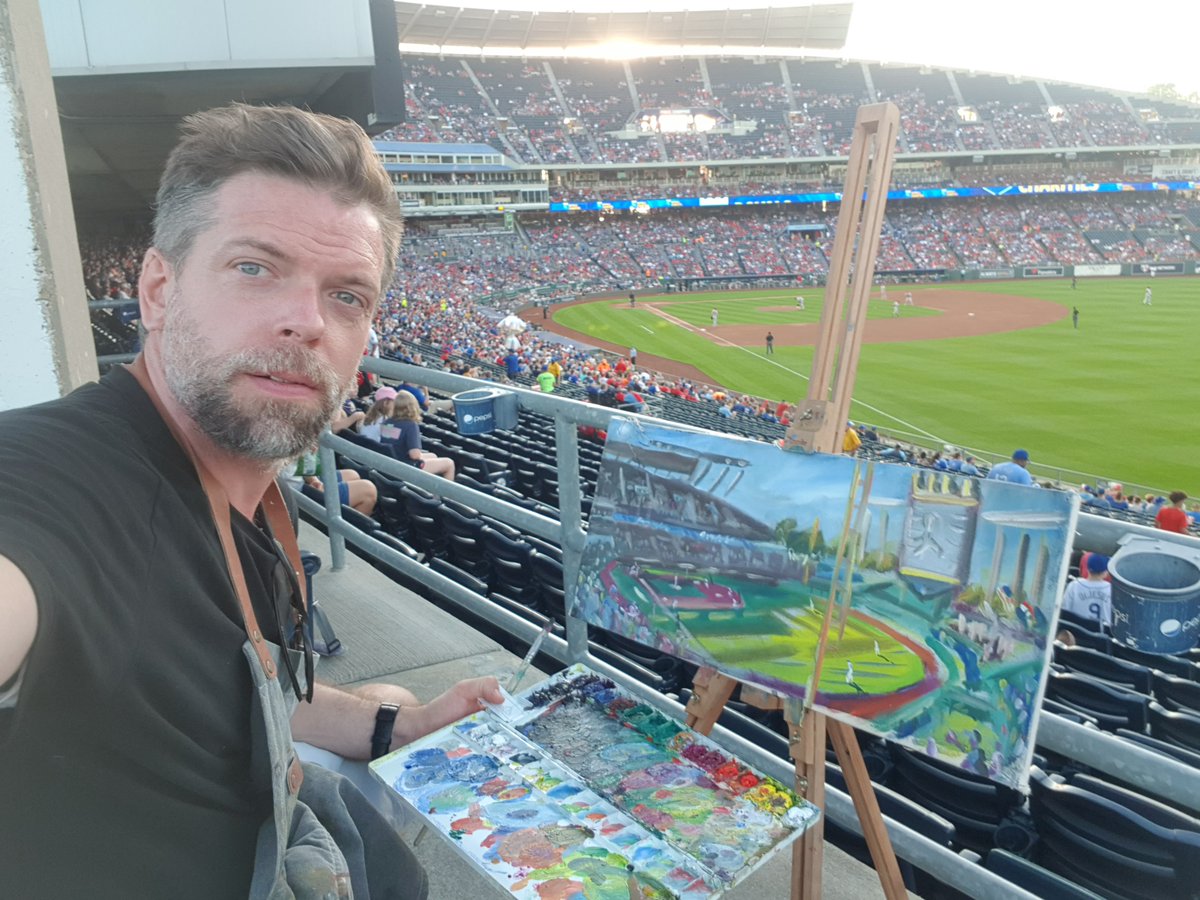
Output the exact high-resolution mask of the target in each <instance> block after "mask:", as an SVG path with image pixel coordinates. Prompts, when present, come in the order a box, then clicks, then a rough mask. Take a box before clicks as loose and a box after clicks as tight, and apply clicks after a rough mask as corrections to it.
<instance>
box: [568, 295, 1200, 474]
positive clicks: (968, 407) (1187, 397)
mask: <svg viewBox="0 0 1200 900" xmlns="http://www.w3.org/2000/svg"><path fill="white" fill-rule="evenodd" d="M1147 286H1149V287H1152V288H1153V290H1154V305H1153V306H1151V307H1146V306H1144V305H1143V304H1142V302H1141V300H1142V294H1143V291H1144V290H1145V288H1146V287H1147ZM938 290H949V291H962V290H971V291H980V292H991V293H997V294H1019V295H1021V296H1027V297H1036V298H1040V299H1045V300H1050V301H1053V302H1056V303H1059V304H1062V305H1064V306H1065V307H1066V308H1067V309H1068V310H1069V309H1070V307H1071V305H1072V304H1074V305H1077V306H1078V307H1079V309H1080V322H1079V329H1078V330H1075V329H1073V328H1072V327H1071V320H1070V317H1069V316H1068V317H1066V318H1064V319H1062V320H1061V321H1059V322H1056V323H1054V324H1053V325H1046V326H1042V327H1038V328H1031V329H1027V330H1025V331H1020V332H1011V333H1008V334H995V335H986V336H982V337H971V338H946V339H941V340H925V341H914V342H911V343H905V344H867V345H864V346H863V348H862V357H861V362H860V365H859V371H858V380H857V383H856V386H855V392H854V397H855V404H854V408H853V412H852V415H853V416H854V417H855V418H856V420H862V421H866V422H870V423H872V424H875V425H877V426H879V427H880V428H883V429H885V430H891V431H894V432H897V433H900V432H907V433H911V434H913V435H914V436H917V435H919V436H923V439H924V442H925V443H926V444H928V445H931V446H936V445H938V444H940V443H950V444H955V445H958V446H964V447H969V448H973V449H975V450H984V451H989V452H992V453H996V454H1007V453H1008V452H1011V450H1012V449H1013V448H1014V447H1018V446H1019V447H1025V448H1027V449H1028V450H1029V451H1030V454H1031V455H1032V457H1033V460H1034V466H1033V469H1034V471H1035V472H1041V473H1043V474H1046V475H1051V476H1057V475H1059V474H1061V475H1062V477H1063V478H1065V479H1066V480H1076V479H1075V477H1074V476H1072V475H1071V473H1070V472H1069V471H1065V470H1075V471H1078V472H1082V473H1091V474H1095V475H1100V476H1104V477H1108V478H1113V479H1119V480H1122V481H1125V482H1127V483H1135V484H1138V485H1142V486H1148V487H1151V488H1156V489H1160V490H1173V489H1176V488H1179V489H1182V490H1186V491H1188V493H1190V494H1200V477H1198V476H1197V475H1196V472H1197V471H1198V469H1197V466H1196V464H1195V461H1194V455H1195V451H1194V449H1193V446H1192V441H1193V438H1192V436H1191V431H1192V427H1193V424H1192V416H1193V415H1194V414H1195V411H1196V410H1198V409H1200V377H1197V376H1196V375H1195V374H1194V373H1193V371H1192V370H1193V367H1194V365H1195V363H1194V358H1195V349H1196V344H1197V340H1196V336H1197V335H1200V279H1195V278H1186V279H1184V278H1173V277H1166V278H1155V279H1135V278H1126V279H1094V280H1093V279H1084V278H1081V279H1079V287H1078V288H1077V289H1076V290H1072V289H1071V284H1070V281H1069V280H1068V279H1061V280H1058V279H1056V280H1053V281H1032V280H1030V281H1018V282H1004V283H986V284H966V285H961V284H956V285H944V286H938V287H924V286H923V287H920V288H918V289H917V292H918V294H923V293H925V292H928V291H938ZM895 291H896V289H895V288H893V289H892V291H890V292H889V293H894V292H895ZM796 293H797V291H795V290H792V291H779V290H774V291H754V292H715V293H704V294H700V293H698V294H683V295H678V296H666V297H661V298H655V299H654V300H653V302H654V303H655V304H663V305H665V304H669V307H667V308H668V310H669V312H670V314H671V315H672V316H674V317H677V318H679V319H682V320H684V321H687V322H690V323H692V324H694V325H698V326H700V327H705V326H706V324H707V322H708V320H709V319H708V317H709V314H710V311H711V310H712V308H713V307H714V306H716V307H717V308H718V309H719V310H720V322H721V324H739V323H758V324H762V325H763V326H764V334H765V330H766V328H767V327H770V325H772V324H776V323H779V324H782V323H788V322H800V321H809V322H815V321H817V319H818V318H819V316H820V306H821V296H822V294H821V292H820V291H819V290H815V289H809V290H807V291H801V292H800V293H802V294H803V296H804V298H805V306H806V307H807V308H806V310H805V311H804V312H800V311H798V310H796V309H795V308H794V306H795V296H796ZM899 296H903V292H902V291H901V292H900V294H899ZM647 299H650V298H647ZM918 302H919V301H918ZM772 306H774V307H781V306H787V307H789V308H788V309H787V310H782V309H775V310H771V309H768V308H765V307H772ZM872 307H873V308H872V315H873V316H875V317H880V316H888V315H890V314H891V312H890V306H888V305H887V304H883V303H878V302H873V303H872ZM903 312H904V314H905V315H906V316H908V315H917V314H931V311H930V310H924V309H919V308H918V309H908V308H906V309H905V310H904V311H903ZM555 320H556V321H557V322H560V323H561V324H563V325H565V326H566V327H568V328H572V329H574V330H576V331H581V332H584V333H586V334H590V335H593V336H594V337H597V338H600V339H603V340H608V341H613V342H615V343H617V344H621V345H623V346H630V345H633V346H636V347H637V348H638V351H639V353H642V354H646V353H649V354H655V355H659V356H665V357H668V358H671V359H676V360H679V361H681V362H686V363H689V364H690V365H693V366H696V367H697V368H699V369H700V370H702V371H703V372H705V373H706V374H707V375H708V377H709V378H710V379H711V381H712V382H713V383H715V384H720V385H723V386H725V387H728V388H730V389H732V390H736V391H741V392H745V393H749V394H753V395H755V396H762V397H768V398H772V399H776V400H778V399H786V400H788V401H789V402H791V401H795V400H797V399H798V398H800V397H802V396H803V395H804V392H805V390H806V381H805V379H806V377H807V375H808V374H809V371H810V369H811V366H812V348H810V347H781V346H779V345H778V344H777V345H776V349H775V354H774V356H772V357H770V358H766V357H765V356H764V355H763V347H762V345H761V344H759V345H754V346H750V347H730V346H719V345H716V346H715V345H714V343H713V342H712V341H711V340H710V339H709V338H708V337H707V336H706V335H704V334H697V333H694V332H690V331H688V330H687V329H685V328H683V327H681V326H680V325H678V324H674V323H672V322H669V321H667V320H665V319H663V318H661V317H660V316H656V315H654V314H653V313H651V312H649V311H647V310H644V309H640V308H639V309H633V310H631V309H629V308H628V302H627V301H598V302H596V303H588V304H580V305H576V306H571V307H567V308H565V309H562V310H559V311H558V312H557V313H555Z"/></svg>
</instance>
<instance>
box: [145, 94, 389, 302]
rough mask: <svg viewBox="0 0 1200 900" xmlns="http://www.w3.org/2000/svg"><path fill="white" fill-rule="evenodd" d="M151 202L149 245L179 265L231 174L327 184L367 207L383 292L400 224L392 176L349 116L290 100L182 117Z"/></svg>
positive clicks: (340, 197) (239, 105)
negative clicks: (378, 241)
mask: <svg viewBox="0 0 1200 900" xmlns="http://www.w3.org/2000/svg"><path fill="white" fill-rule="evenodd" d="M181 132H182V133H181V135H180V139H179V143H178V144H176V145H175V148H174V149H173V150H172V151H171V154H170V156H168V157H167V165H166V169H165V170H164V171H163V175H162V180H161V182H160V183H159V187H158V196H157V198H156V200H155V215H154V246H155V247H157V248H158V249H159V251H160V252H161V253H162V254H163V255H164V256H165V257H166V259H167V261H168V262H169V263H171V265H172V266H174V267H176V268H180V267H181V266H182V265H183V263H184V260H186V259H187V255H188V253H189V252H190V250H191V248H192V244H193V242H194V241H195V239H196V236H197V235H198V234H200V233H201V232H202V231H204V230H205V229H206V228H209V227H210V226H211V225H212V224H213V221H212V215H213V195H214V194H215V193H216V191H217V190H218V189H219V188H220V187H221V185H222V184H224V183H225V182H226V181H228V180H229V179H230V178H232V177H234V176H235V175H240V174H241V173H243V172H258V173H262V174H265V175H278V176H280V177H283V178H291V179H294V180H296V181H299V182H303V183H305V184H307V185H309V186H311V187H314V188H325V189H328V190H329V191H331V192H332V193H333V194H334V196H335V197H337V199H338V200H339V201H340V202H342V203H345V204H346V205H347V206H357V205H360V204H361V205H364V206H367V207H368V208H369V209H370V210H371V211H372V212H373V213H374V214H375V216H376V217H377V218H378V219H379V228H380V232H381V234H382V236H383V253H384V259H383V267H384V271H383V279H382V283H381V284H380V291H381V293H382V291H384V290H386V288H387V286H388V284H389V282H390V281H391V279H392V273H393V270H394V269H395V266H396V256H397V254H398V253H399V251H400V238H401V236H402V235H403V231H404V222H403V218H402V216H401V214H400V204H399V202H398V201H397V199H396V192H395V189H394V188H393V186H392V182H391V179H390V178H389V177H388V174H387V172H386V171H385V170H384V168H383V165H382V164H381V162H380V160H379V156H378V155H377V154H376V153H375V148H374V147H373V146H372V144H371V141H370V139H369V138H368V137H367V135H366V133H365V132H363V130H362V129H361V128H359V127H358V126H357V125H355V124H354V123H353V122H351V121H349V120H348V119H338V118H335V117H333V116H328V115H324V114H318V113H311V112H307V111H305V110H301V109H297V108H296V107H294V106H251V105H249V104H245V103H233V104H231V105H229V106H222V107H218V108H216V109H209V110H205V111H204V112H198V113H196V114H194V115H191V116H188V117H187V118H185V119H184V120H183V125H182V128H181Z"/></svg>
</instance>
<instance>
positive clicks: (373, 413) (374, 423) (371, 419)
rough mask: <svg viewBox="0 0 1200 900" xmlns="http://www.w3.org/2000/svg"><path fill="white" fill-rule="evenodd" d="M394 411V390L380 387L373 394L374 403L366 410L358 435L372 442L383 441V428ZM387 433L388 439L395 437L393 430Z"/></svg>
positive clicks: (390, 429)
mask: <svg viewBox="0 0 1200 900" xmlns="http://www.w3.org/2000/svg"><path fill="white" fill-rule="evenodd" d="M409 396H410V397H411V396H412V395H411V394H409ZM415 399H416V398H414V400H415ZM395 411H396V389H395V388H390V387H381V388H380V389H379V390H377V391H376V392H375V402H374V403H372V404H371V408H370V409H368V410H367V414H366V415H365V416H364V417H363V419H362V423H361V425H360V426H359V429H358V433H359V434H361V435H362V436H363V437H368V438H370V439H371V440H373V441H380V442H382V441H383V440H384V427H385V426H386V425H387V424H388V419H390V418H392V416H393V415H394V414H395ZM388 431H389V433H388V435H387V436H388V438H390V439H392V440H394V439H395V437H396V433H395V431H394V429H392V428H389V429H388Z"/></svg>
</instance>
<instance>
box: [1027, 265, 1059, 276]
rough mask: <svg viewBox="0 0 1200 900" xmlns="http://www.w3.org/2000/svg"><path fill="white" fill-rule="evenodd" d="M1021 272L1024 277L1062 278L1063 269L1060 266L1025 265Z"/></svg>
mask: <svg viewBox="0 0 1200 900" xmlns="http://www.w3.org/2000/svg"><path fill="white" fill-rule="evenodd" d="M1021 274H1022V275H1023V276H1024V277H1025V278H1062V277H1063V275H1064V274H1065V270H1064V269H1063V267H1062V266H1026V267H1025V268H1024V269H1022V270H1021Z"/></svg>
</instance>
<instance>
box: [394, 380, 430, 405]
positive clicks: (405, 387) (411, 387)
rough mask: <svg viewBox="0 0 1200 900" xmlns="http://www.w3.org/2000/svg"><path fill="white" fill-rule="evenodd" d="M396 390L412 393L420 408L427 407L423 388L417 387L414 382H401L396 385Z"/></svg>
mask: <svg viewBox="0 0 1200 900" xmlns="http://www.w3.org/2000/svg"><path fill="white" fill-rule="evenodd" d="M396 390H398V391H408V392H409V393H410V394H412V395H413V396H414V397H416V398H417V406H419V407H421V409H422V410H427V409H429V398H428V397H426V396H425V392H424V391H423V390H421V389H420V388H419V387H417V386H416V385H415V384H409V383H408V382H407V381H406V382H404V383H403V384H398V385H396Z"/></svg>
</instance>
